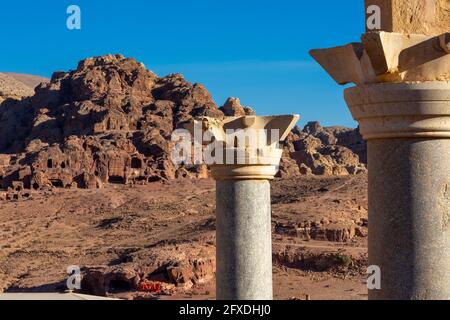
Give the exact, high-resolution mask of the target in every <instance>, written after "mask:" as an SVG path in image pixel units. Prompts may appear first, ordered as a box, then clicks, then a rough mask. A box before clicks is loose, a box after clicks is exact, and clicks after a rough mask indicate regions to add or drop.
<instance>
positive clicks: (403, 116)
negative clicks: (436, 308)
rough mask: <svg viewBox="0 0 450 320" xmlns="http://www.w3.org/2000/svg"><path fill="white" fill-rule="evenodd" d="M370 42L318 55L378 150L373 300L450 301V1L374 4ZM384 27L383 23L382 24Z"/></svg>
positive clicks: (383, 0) (369, 4)
mask: <svg viewBox="0 0 450 320" xmlns="http://www.w3.org/2000/svg"><path fill="white" fill-rule="evenodd" d="M365 4H366V12H365V13H366V14H367V16H366V17H367V24H366V25H367V32H366V33H365V34H363V35H362V37H361V42H353V43H350V44H348V45H345V46H340V47H334V48H328V49H316V50H311V52H310V53H311V55H312V56H313V57H314V59H315V60H316V61H317V62H318V63H319V64H320V65H321V66H322V67H323V68H324V69H325V70H326V71H327V72H328V74H329V75H330V76H331V77H332V78H333V79H334V80H335V81H336V82H337V83H339V84H347V83H354V84H355V85H356V87H354V88H349V89H347V90H346V91H345V98H346V101H347V104H348V105H349V107H350V111H351V112H352V115H353V117H354V119H356V120H357V121H358V122H359V124H360V127H361V133H362V135H363V137H364V139H366V140H367V141H368V166H369V264H370V265H376V266H379V267H380V268H381V289H380V290H370V292H369V298H370V299H390V300H397V299H398V300H403V299H407V300H413V299H450V195H449V186H450V153H449V152H450V34H449V33H448V31H449V30H450V15H449V11H448V4H447V2H446V1H426V0H365ZM380 19H381V21H380Z"/></svg>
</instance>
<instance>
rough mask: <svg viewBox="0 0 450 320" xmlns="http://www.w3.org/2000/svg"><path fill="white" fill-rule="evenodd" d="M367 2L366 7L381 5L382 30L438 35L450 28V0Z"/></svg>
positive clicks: (383, 0)
mask: <svg viewBox="0 0 450 320" xmlns="http://www.w3.org/2000/svg"><path fill="white" fill-rule="evenodd" d="M365 4H366V9H367V8H368V7H369V6H370V5H377V6H379V7H380V9H381V30H382V31H387V32H397V33H404V34H425V35H438V34H441V33H444V32H448V31H449V30H450V1H448V0H408V1H405V0H365ZM367 31H373V30H367Z"/></svg>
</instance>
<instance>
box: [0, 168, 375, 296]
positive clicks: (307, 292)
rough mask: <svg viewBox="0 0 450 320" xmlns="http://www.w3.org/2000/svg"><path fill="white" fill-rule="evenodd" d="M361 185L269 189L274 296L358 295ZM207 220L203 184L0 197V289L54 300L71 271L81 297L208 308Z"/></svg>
mask: <svg viewBox="0 0 450 320" xmlns="http://www.w3.org/2000/svg"><path fill="white" fill-rule="evenodd" d="M366 184H367V175H366V174H359V175H355V176H343V177H313V176H302V177H296V178H291V179H277V180H275V181H274V182H273V184H272V223H273V248H272V251H273V281H274V284H273V285H274V297H275V299H311V300H319V299H335V300H342V299H346V300H347V299H351V300H355V299H366V298H367V294H366V291H367V290H366V287H365V267H366V264H367V245H366V239H367V238H366V237H367V197H366V193H367V189H366ZM214 211H215V185H214V181H212V180H210V179H204V180H190V179H185V180H176V181H175V180H174V181H168V182H155V183H147V184H143V185H132V186H125V185H121V184H106V185H105V186H104V188H102V189H91V190H84V189H74V188H72V189H62V188H49V189H46V190H41V191H34V192H33V193H32V194H31V196H30V197H29V198H28V199H27V198H23V199H19V200H17V199H16V200H14V199H10V200H6V199H3V200H0V248H1V250H0V291H1V290H4V291H5V292H55V291H63V290H65V289H66V287H65V284H66V279H67V277H68V275H67V271H66V269H67V267H68V266H70V265H77V266H80V268H81V270H82V274H83V275H84V278H83V281H82V290H83V291H84V292H86V293H90V294H102V295H108V296H112V297H117V298H122V299H214V298H215V288H214V286H215V284H214V282H215V281H214V277H215V264H216V261H215V213H214ZM218 263H220V262H218ZM136 275H137V278H136ZM142 281H145V283H148V284H155V283H156V284H158V287H156V289H157V290H154V288H153V289H152V288H150V289H149V288H148V287H145V286H142V285H139V283H140V282H142ZM105 282H106V284H105Z"/></svg>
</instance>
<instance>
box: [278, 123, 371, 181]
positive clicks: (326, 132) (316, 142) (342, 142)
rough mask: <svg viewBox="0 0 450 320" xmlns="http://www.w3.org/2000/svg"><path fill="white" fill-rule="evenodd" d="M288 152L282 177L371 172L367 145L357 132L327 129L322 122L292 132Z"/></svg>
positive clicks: (287, 146) (288, 141)
mask: <svg viewBox="0 0 450 320" xmlns="http://www.w3.org/2000/svg"><path fill="white" fill-rule="evenodd" d="M284 149H285V152H284V156H283V159H282V161H281V164H280V173H279V176H281V177H289V176H296V175H308V174H313V175H348V174H358V173H362V172H366V170H367V169H366V167H365V165H364V163H365V162H366V144H365V142H364V141H363V139H362V137H361V135H360V134H359V131H358V130H357V129H356V130H353V129H348V128H343V127H328V128H323V127H321V126H320V124H319V123H318V122H310V123H308V124H307V125H306V126H305V128H304V129H303V130H300V128H298V127H297V128H295V129H294V130H292V132H291V133H290V135H289V137H288V139H287V141H286V142H285V143H284Z"/></svg>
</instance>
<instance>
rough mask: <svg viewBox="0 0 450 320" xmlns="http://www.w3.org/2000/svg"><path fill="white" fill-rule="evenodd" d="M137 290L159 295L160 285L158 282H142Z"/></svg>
mask: <svg viewBox="0 0 450 320" xmlns="http://www.w3.org/2000/svg"><path fill="white" fill-rule="evenodd" d="M138 290H139V291H144V292H153V293H160V292H161V284H160V283H159V282H149V281H146V280H144V281H141V282H140V283H139V286H138Z"/></svg>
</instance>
